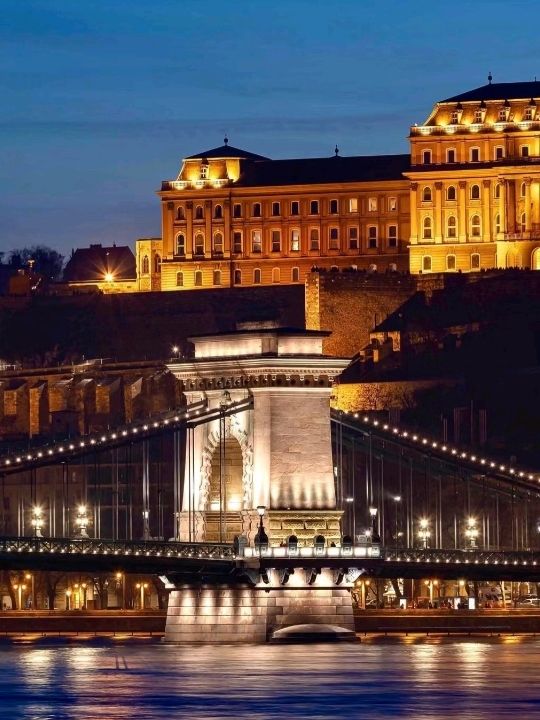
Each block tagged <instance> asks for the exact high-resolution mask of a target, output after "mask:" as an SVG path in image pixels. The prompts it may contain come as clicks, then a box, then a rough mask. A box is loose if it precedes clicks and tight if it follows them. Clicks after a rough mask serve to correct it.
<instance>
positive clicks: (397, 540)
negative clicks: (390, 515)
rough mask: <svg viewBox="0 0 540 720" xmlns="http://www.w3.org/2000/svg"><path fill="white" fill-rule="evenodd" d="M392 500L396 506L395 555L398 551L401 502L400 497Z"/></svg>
mask: <svg viewBox="0 0 540 720" xmlns="http://www.w3.org/2000/svg"><path fill="white" fill-rule="evenodd" d="M392 500H393V501H394V503H395V506H396V524H395V540H396V555H397V551H398V544H399V517H398V515H399V512H398V510H399V503H400V502H401V495H394V497H393V498H392Z"/></svg>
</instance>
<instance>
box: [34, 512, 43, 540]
mask: <svg viewBox="0 0 540 720" xmlns="http://www.w3.org/2000/svg"><path fill="white" fill-rule="evenodd" d="M44 522H45V521H44V520H43V510H42V509H41V507H40V506H39V505H34V507H33V508H32V527H33V529H34V537H43V534H42V532H41V530H42V528H43V525H44Z"/></svg>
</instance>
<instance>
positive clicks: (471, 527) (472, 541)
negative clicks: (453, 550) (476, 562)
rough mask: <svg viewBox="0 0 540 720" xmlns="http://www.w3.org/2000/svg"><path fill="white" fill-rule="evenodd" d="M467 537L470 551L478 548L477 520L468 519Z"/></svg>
mask: <svg viewBox="0 0 540 720" xmlns="http://www.w3.org/2000/svg"><path fill="white" fill-rule="evenodd" d="M465 537H466V538H467V541H468V545H469V550H474V549H475V548H476V539H477V537H478V528H477V527H476V518H473V517H469V518H467V527H466V529H465Z"/></svg>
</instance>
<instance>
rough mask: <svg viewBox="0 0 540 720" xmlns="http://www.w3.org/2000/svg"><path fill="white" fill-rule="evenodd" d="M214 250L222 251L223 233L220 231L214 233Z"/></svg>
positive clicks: (216, 251)
mask: <svg viewBox="0 0 540 720" xmlns="http://www.w3.org/2000/svg"><path fill="white" fill-rule="evenodd" d="M214 252H215V253H222V252H223V235H222V234H221V233H220V232H217V233H214ZM214 284H215V283H214Z"/></svg>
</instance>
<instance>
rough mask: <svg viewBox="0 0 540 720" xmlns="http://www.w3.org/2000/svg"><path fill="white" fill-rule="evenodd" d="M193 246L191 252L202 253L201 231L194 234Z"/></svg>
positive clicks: (202, 237)
mask: <svg viewBox="0 0 540 720" xmlns="http://www.w3.org/2000/svg"><path fill="white" fill-rule="evenodd" d="M194 245H195V247H194V250H193V252H194V253H195V255H204V235H203V234H202V233H196V234H195V243H194Z"/></svg>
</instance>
